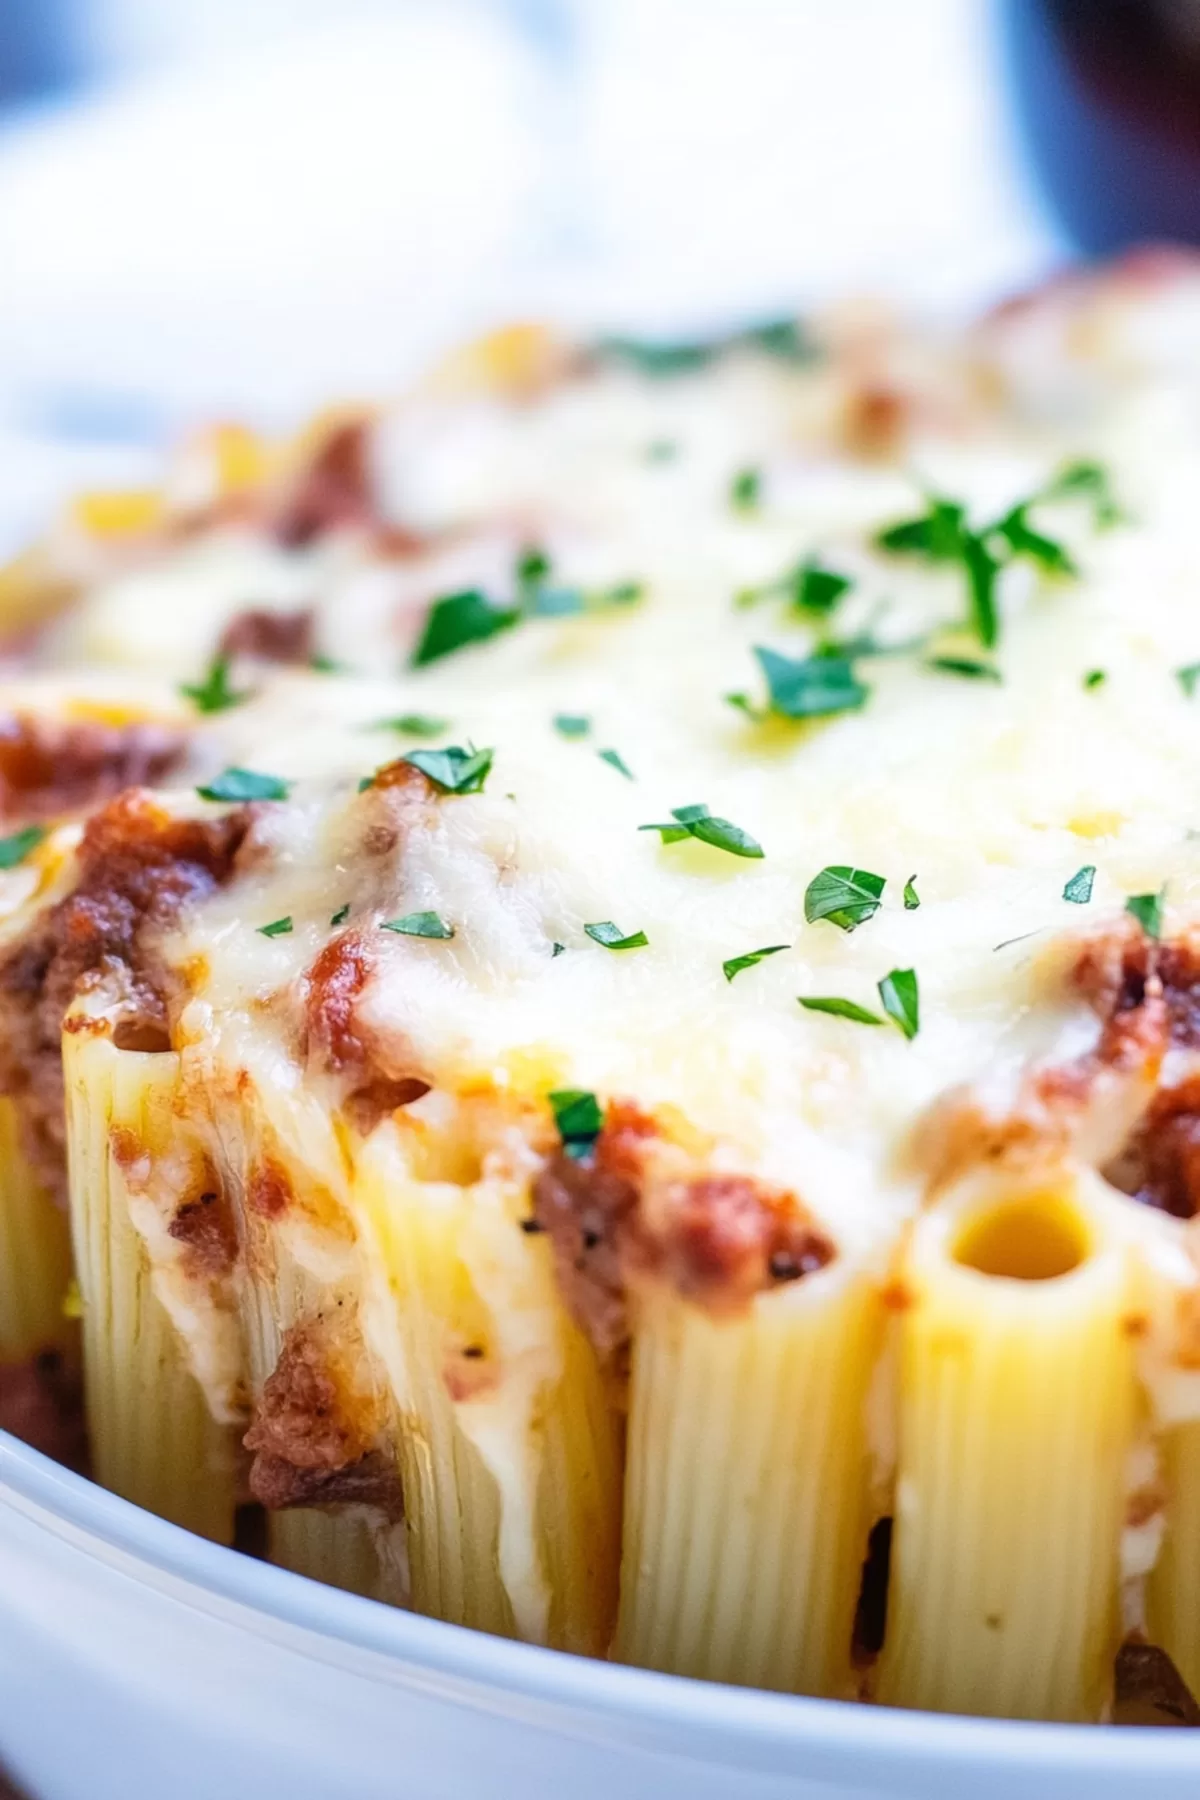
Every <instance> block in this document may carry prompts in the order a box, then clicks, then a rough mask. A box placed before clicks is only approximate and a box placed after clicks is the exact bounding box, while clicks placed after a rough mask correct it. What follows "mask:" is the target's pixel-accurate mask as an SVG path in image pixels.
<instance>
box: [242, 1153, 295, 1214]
mask: <svg viewBox="0 0 1200 1800" xmlns="http://www.w3.org/2000/svg"><path fill="white" fill-rule="evenodd" d="M294 1199H295V1194H294V1193H293V1191H292V1183H291V1180H290V1178H289V1176H288V1172H287V1170H286V1169H285V1168H283V1167H282V1166H281V1165H280V1164H279V1163H277V1162H275V1161H274V1160H273V1159H270V1158H268V1159H267V1160H266V1161H265V1162H260V1163H256V1164H255V1165H254V1167H253V1168H252V1169H251V1171H250V1176H249V1180H248V1181H247V1183H246V1207H247V1210H248V1211H250V1212H252V1213H255V1214H256V1215H257V1216H258V1217H259V1218H260V1219H281V1218H282V1217H283V1215H284V1213H285V1212H286V1211H287V1210H288V1208H289V1206H291V1204H292V1202H293V1200H294Z"/></svg>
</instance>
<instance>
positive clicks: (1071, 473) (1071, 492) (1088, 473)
mask: <svg viewBox="0 0 1200 1800" xmlns="http://www.w3.org/2000/svg"><path fill="white" fill-rule="evenodd" d="M1040 497H1041V498H1042V499H1043V500H1071V499H1077V498H1081V499H1087V500H1090V501H1091V502H1092V518H1093V520H1094V522H1095V525H1096V529H1097V530H1098V531H1107V530H1108V528H1109V527H1110V526H1112V525H1119V524H1120V522H1121V520H1122V518H1123V516H1124V515H1123V513H1122V511H1121V508H1120V506H1119V505H1118V504H1117V501H1116V499H1115V497H1114V495H1113V491H1112V481H1111V478H1110V476H1109V473H1108V470H1107V469H1105V468H1104V467H1103V465H1102V464H1101V463H1098V462H1085V461H1080V462H1073V463H1068V464H1067V466H1066V468H1064V469H1060V470H1059V472H1058V474H1057V475H1055V476H1054V477H1053V479H1052V480H1051V481H1049V482H1048V483H1047V485H1046V486H1045V487H1044V488H1043V489H1042V493H1041V496H1040Z"/></svg>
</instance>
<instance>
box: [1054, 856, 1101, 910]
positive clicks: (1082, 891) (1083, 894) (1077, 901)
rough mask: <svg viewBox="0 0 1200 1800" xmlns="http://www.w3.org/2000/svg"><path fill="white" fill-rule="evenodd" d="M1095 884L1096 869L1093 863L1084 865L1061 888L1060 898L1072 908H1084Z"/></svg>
mask: <svg viewBox="0 0 1200 1800" xmlns="http://www.w3.org/2000/svg"><path fill="white" fill-rule="evenodd" d="M1095 884H1096V867H1095V864H1094V863H1085V864H1084V866H1083V868H1082V869H1076V871H1075V873H1074V875H1072V877H1071V879H1070V881H1068V882H1067V884H1066V886H1065V887H1064V888H1063V891H1062V897H1063V899H1064V900H1069V901H1070V902H1071V903H1072V905H1073V906H1086V905H1087V903H1088V901H1089V900H1090V899H1091V897H1092V889H1093V887H1094V886H1095Z"/></svg>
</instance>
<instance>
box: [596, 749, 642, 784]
mask: <svg viewBox="0 0 1200 1800" xmlns="http://www.w3.org/2000/svg"><path fill="white" fill-rule="evenodd" d="M596 755H597V756H598V757H599V758H600V761H601V762H606V763H607V764H608V766H609V768H610V769H616V770H617V772H618V773H619V774H621V775H624V777H625V779H626V781H635V780H636V779H637V777H636V776H635V775H634V772H633V770H632V769H631V768H630V767H629V764H628V763H627V762H626V761H625V760H624V758H623V757H622V755H621V753H620V751H619V750H597V752H596Z"/></svg>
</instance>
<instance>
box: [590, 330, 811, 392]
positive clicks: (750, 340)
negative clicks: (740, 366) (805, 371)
mask: <svg viewBox="0 0 1200 1800" xmlns="http://www.w3.org/2000/svg"><path fill="white" fill-rule="evenodd" d="M730 350H757V351H758V352H759V353H760V354H761V355H763V356H773V357H776V358H777V359H778V360H779V361H780V362H793V363H806V362H811V361H812V360H813V359H814V357H815V356H816V354H817V353H816V349H815V347H814V346H813V344H812V342H811V341H810V339H809V338H808V336H807V334H806V332H805V330H804V328H803V326H802V325H801V324H800V323H799V321H798V320H796V319H768V320H766V321H765V322H764V323H762V324H760V325H749V326H746V327H745V328H743V329H742V330H740V331H733V332H727V333H725V334H724V335H721V336H717V337H711V338H674V339H672V338H641V337H632V336H620V337H606V338H601V340H600V342H599V343H598V344H597V345H596V352H597V354H598V355H600V356H602V357H604V358H605V359H607V360H608V361H610V362H623V363H626V364H628V366H629V367H630V368H633V369H636V370H637V371H638V373H639V374H641V375H648V376H650V377H652V378H657V379H659V380H662V379H666V378H669V377H670V376H673V375H690V374H693V373H694V372H695V371H696V370H697V369H704V368H707V366H708V365H709V363H711V362H715V361H716V360H717V358H718V357H720V356H724V355H725V354H726V353H727V352H728V351H730Z"/></svg>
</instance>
